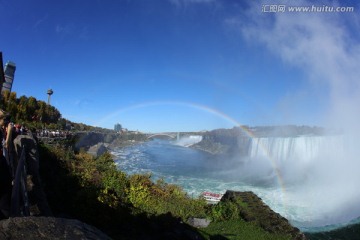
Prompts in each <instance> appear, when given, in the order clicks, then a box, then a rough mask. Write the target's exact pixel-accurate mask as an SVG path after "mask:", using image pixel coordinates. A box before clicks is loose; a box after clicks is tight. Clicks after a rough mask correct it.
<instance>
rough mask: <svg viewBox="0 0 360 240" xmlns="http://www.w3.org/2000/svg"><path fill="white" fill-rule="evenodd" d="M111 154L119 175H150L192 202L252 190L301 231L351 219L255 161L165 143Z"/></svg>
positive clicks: (312, 190)
mask: <svg viewBox="0 0 360 240" xmlns="http://www.w3.org/2000/svg"><path fill="white" fill-rule="evenodd" d="M113 154H114V155H115V156H116V159H115V162H116V164H117V166H118V168H119V169H121V170H122V171H125V172H126V173H128V174H135V173H151V175H152V178H153V179H154V180H156V179H158V178H163V179H164V180H165V181H166V182H168V183H174V184H177V185H180V186H182V187H183V189H184V190H185V191H186V192H187V193H188V194H189V195H190V196H192V197H198V196H199V195H200V194H201V193H202V192H204V191H210V192H215V193H225V191H226V190H238V191H253V192H254V193H256V194H257V195H258V196H259V197H260V198H262V200H263V201H264V202H265V203H266V204H267V205H268V206H270V207H271V208H272V209H273V210H274V211H275V212H278V213H279V214H281V215H282V216H284V217H285V218H287V219H288V220H289V221H290V222H291V223H292V224H293V225H294V226H296V227H299V228H300V229H301V230H306V231H322V230H324V229H326V230H328V229H334V228H336V227H340V226H343V225H344V224H345V225H346V224H347V223H348V222H349V221H350V220H352V219H354V218H356V216H355V217H352V216H348V215H346V214H345V216H344V215H343V214H340V215H339V214H334V213H333V212H329V210H328V209H329V208H327V207H325V208H322V207H319V206H322V205H323V204H319V199H322V198H321V196H322V195H324V194H323V193H322V192H319V188H317V187H315V186H316V184H312V185H314V188H311V187H309V185H308V184H303V183H305V181H303V180H302V179H300V180H299V177H298V176H297V178H296V181H295V180H293V179H292V180H291V181H289V180H287V179H286V178H283V179H281V178H280V177H279V176H280V175H281V173H279V171H281V170H283V169H277V170H276V171H275V170H274V169H273V168H272V167H273V166H271V164H270V163H268V162H266V161H261V160H259V159H257V160H256V161H255V160H254V159H245V158H242V159H240V158H239V157H234V158H231V159H230V158H221V157H214V156H213V155H211V154H209V153H206V152H203V151H200V150H195V149H192V148H189V147H183V146H179V145H176V142H170V141H164V140H153V141H150V142H146V143H143V144H139V145H134V146H131V147H127V148H123V149H118V150H116V151H114V152H113ZM255 163H256V164H255ZM282 175H285V174H282ZM309 178H310V179H311V176H310V177H309V176H307V180H306V181H309ZM322 189H323V188H322ZM323 190H324V192H326V191H327V190H326V189H323ZM325 196H327V194H325ZM325 205H326V204H324V206H325ZM358 216H359V215H358Z"/></svg>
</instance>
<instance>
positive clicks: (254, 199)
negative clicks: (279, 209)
mask: <svg viewBox="0 0 360 240" xmlns="http://www.w3.org/2000/svg"><path fill="white" fill-rule="evenodd" d="M221 201H222V202H225V201H232V202H235V203H237V204H238V205H239V207H240V216H241V217H242V218H243V219H244V220H245V221H247V222H255V223H256V224H258V225H259V226H261V227H262V228H263V229H264V230H265V231H268V232H270V233H285V234H289V235H291V237H292V239H294V240H305V239H306V237H305V235H304V234H303V233H302V232H300V230H299V229H298V228H296V227H293V226H292V225H291V224H290V223H289V221H288V220H287V219H286V218H284V217H282V216H281V215H280V214H278V213H276V212H274V211H273V210H271V208H270V207H269V206H267V205H266V204H265V203H264V202H263V201H262V200H261V198H259V197H258V196H257V195H256V194H254V193H253V192H236V191H230V190H228V191H226V193H225V194H224V196H223V197H222V198H221Z"/></svg>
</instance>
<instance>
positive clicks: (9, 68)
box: [2, 62, 16, 92]
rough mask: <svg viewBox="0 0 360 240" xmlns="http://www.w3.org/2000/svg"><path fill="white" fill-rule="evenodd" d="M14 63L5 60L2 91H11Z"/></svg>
mask: <svg viewBox="0 0 360 240" xmlns="http://www.w3.org/2000/svg"><path fill="white" fill-rule="evenodd" d="M15 70H16V65H15V63H13V62H7V63H6V65H5V69H4V75H5V82H4V83H3V86H2V92H4V91H9V92H11V88H12V85H13V82H14V75H15Z"/></svg>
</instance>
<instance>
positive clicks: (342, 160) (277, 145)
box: [227, 135, 360, 227]
mask: <svg viewBox="0 0 360 240" xmlns="http://www.w3.org/2000/svg"><path fill="white" fill-rule="evenodd" d="M356 154H357V155H356ZM354 156H359V154H358V150H356V139H355V138H353V137H351V136H349V135H330V136H298V137H261V138H252V139H250V144H249V149H248V157H246V158H244V157H240V156H237V157H235V158H234V159H233V160H232V162H234V161H235V162H236V161H239V162H241V164H240V165H237V167H236V169H235V168H234V165H232V166H230V167H229V168H230V169H231V170H229V172H228V173H227V174H234V175H237V176H239V178H240V179H245V180H247V181H248V182H250V183H251V182H252V183H253V184H255V185H256V184H258V183H261V182H262V183H267V184H269V185H270V186H274V185H277V186H278V187H280V188H282V190H283V192H284V202H283V205H284V207H285V208H286V206H287V205H297V206H304V211H307V212H308V216H307V219H303V221H304V222H303V223H301V225H302V226H305V227H306V226H326V225H332V224H341V223H347V222H349V221H351V220H353V219H356V218H358V217H359V216H360V206H359V204H358V199H360V190H359V188H358V183H359V182H360V176H359V173H358V171H359V169H360V168H359V167H360V166H359V164H358V163H355V159H354ZM287 217H289V218H291V216H287Z"/></svg>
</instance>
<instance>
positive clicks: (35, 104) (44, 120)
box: [0, 91, 106, 131]
mask: <svg viewBox="0 0 360 240" xmlns="http://www.w3.org/2000/svg"><path fill="white" fill-rule="evenodd" d="M0 108H1V109H3V110H4V111H5V112H7V113H8V114H9V115H10V121H11V122H13V123H17V124H21V125H23V126H26V127H27V128H29V129H43V128H46V129H58V130H78V131H106V130H105V129H103V128H99V127H93V126H89V125H86V124H83V123H74V122H71V121H69V120H67V119H65V118H63V117H62V116H61V113H60V111H59V110H58V109H56V108H55V107H54V106H51V105H49V104H47V103H46V102H44V101H41V100H37V99H36V98H35V97H27V96H24V95H23V96H21V97H19V98H17V94H16V92H9V91H4V92H2V97H1V99H0Z"/></svg>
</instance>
